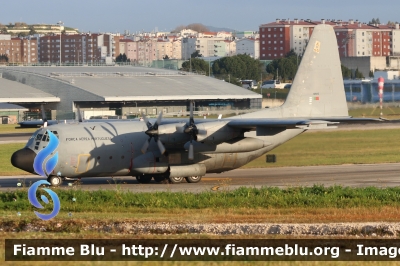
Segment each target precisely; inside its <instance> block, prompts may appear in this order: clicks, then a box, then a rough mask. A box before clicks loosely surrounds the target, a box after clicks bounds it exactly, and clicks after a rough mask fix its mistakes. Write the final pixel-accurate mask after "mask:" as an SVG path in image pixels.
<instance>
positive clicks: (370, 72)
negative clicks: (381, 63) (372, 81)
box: [368, 70, 374, 78]
mask: <svg viewBox="0 0 400 266" xmlns="http://www.w3.org/2000/svg"><path fill="white" fill-rule="evenodd" d="M368 76H369V77H370V78H373V77H374V71H372V70H370V71H369V75H368Z"/></svg>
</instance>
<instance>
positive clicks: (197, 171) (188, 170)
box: [169, 163, 207, 177]
mask: <svg viewBox="0 0 400 266" xmlns="http://www.w3.org/2000/svg"><path fill="white" fill-rule="evenodd" d="M206 170H207V169H206V166H205V165H204V164H199V163H197V164H190V165H175V166H171V167H170V174H169V176H170V177H179V176H183V177H186V176H203V175H205V174H206Z"/></svg>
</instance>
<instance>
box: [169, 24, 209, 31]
mask: <svg viewBox="0 0 400 266" xmlns="http://www.w3.org/2000/svg"><path fill="white" fill-rule="evenodd" d="M184 29H189V30H194V31H197V32H205V31H209V29H208V28H207V27H206V26H204V25H203V24H201V23H192V24H189V25H187V26H185V25H179V26H177V27H176V28H175V29H174V30H172V32H180V31H181V30H184Z"/></svg>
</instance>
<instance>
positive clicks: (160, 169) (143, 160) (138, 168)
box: [131, 152, 168, 174]
mask: <svg viewBox="0 0 400 266" xmlns="http://www.w3.org/2000/svg"><path fill="white" fill-rule="evenodd" d="M131 170H132V171H133V172H136V173H140V174H162V173H165V172H166V171H167V170H168V162H167V161H166V159H165V158H164V157H163V156H161V155H160V153H159V152H146V153H145V154H142V155H140V156H138V157H136V158H134V159H133V160H132V169H131Z"/></svg>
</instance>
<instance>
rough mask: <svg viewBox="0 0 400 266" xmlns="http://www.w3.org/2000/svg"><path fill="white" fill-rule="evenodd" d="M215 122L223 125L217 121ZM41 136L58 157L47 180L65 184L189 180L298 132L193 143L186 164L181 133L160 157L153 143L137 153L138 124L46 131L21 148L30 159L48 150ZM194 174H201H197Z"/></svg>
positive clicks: (67, 126)
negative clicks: (53, 142) (52, 143)
mask: <svg viewBox="0 0 400 266" xmlns="http://www.w3.org/2000/svg"><path fill="white" fill-rule="evenodd" d="M203 121H205V122H208V121H207V120H203ZM221 122H222V123H224V122H223V120H222V121H221ZM199 124H201V123H199ZM46 130H49V131H51V132H53V133H54V134H55V135H56V136H57V137H58V138H59V140H60V141H59V145H58V147H57V150H56V151H55V152H58V163H57V165H56V167H55V169H54V170H53V171H52V173H51V174H52V175H60V176H62V177H69V178H75V177H98V176H127V175H129V176H131V175H132V176H135V175H140V174H148V175H157V174H165V173H167V172H168V173H169V175H171V174H172V175H180V174H185V173H186V174H193V175H194V174H196V173H197V172H196V171H195V172H194V173H191V172H190V171H191V169H193V167H195V166H196V165H201V166H202V167H203V168H204V167H205V169H203V170H205V171H206V173H210V172H224V171H228V170H232V169H235V168H238V167H241V166H243V165H245V164H247V163H248V162H250V161H252V160H254V159H256V158H258V157H259V156H261V155H263V154H264V153H266V152H268V151H270V150H272V149H273V148H275V147H276V146H278V145H280V144H281V143H284V142H285V141H287V140H289V139H291V138H293V137H295V136H296V135H298V134H300V133H301V132H303V130H301V129H288V130H284V131H282V132H279V133H277V134H275V135H271V136H256V133H255V132H254V131H253V132H245V133H244V134H240V135H239V136H238V137H236V138H234V139H233V140H231V141H228V142H223V143H219V144H216V145H213V144H212V143H210V142H208V143H206V144H202V143H201V142H198V143H196V144H195V145H194V147H195V151H196V153H195V157H194V159H193V160H189V159H188V152H187V150H185V148H184V145H185V143H184V142H188V141H189V138H188V137H187V136H186V135H185V134H184V133H181V135H182V136H183V143H179V142H178V143H171V144H170V145H168V142H167V144H166V145H165V146H166V148H167V153H166V154H164V155H161V153H160V152H159V151H158V148H157V145H156V143H155V142H154V141H151V142H150V146H149V148H148V150H147V152H146V153H145V154H143V153H142V152H141V147H142V145H143V143H144V142H146V141H147V139H148V138H149V137H148V136H147V135H146V134H145V133H144V132H145V131H146V130H147V127H146V125H145V123H144V122H139V121H138V122H133V121H132V122H112V123H109V122H108V123H107V122H102V123H98V122H95V123H76V124H57V125H52V126H48V127H47V128H41V129H39V130H37V131H36V132H35V133H34V134H33V135H32V137H31V138H30V140H29V141H28V143H27V145H26V147H25V148H28V149H30V150H32V151H34V152H35V153H36V154H37V153H38V152H39V151H40V150H42V149H44V148H45V147H46V145H47V144H48V137H46V136H45V132H46ZM186 138H187V139H186ZM32 163H33V162H32ZM184 167H187V169H184ZM175 168H176V170H177V171H176V170H174V169H175ZM171 170H172V171H171ZM188 170H189V172H187V171H188ZM182 171H183V172H182ZM199 173H200V174H201V173H202V171H201V169H200V170H199Z"/></svg>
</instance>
